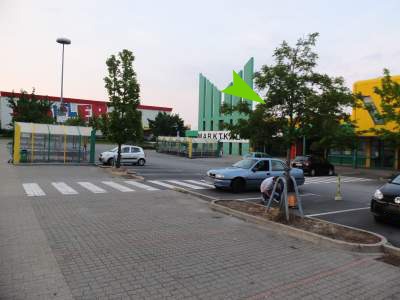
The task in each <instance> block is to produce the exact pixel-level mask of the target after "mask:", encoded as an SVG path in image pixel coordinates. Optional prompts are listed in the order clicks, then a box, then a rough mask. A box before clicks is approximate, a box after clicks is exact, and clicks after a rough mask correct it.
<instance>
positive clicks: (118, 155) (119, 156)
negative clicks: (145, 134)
mask: <svg viewBox="0 0 400 300" xmlns="http://www.w3.org/2000/svg"><path fill="white" fill-rule="evenodd" d="M120 166H121V144H118V154H117V162H116V164H115V167H116V168H117V169H119V167H120Z"/></svg>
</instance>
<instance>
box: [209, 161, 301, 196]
mask: <svg viewBox="0 0 400 300" xmlns="http://www.w3.org/2000/svg"><path fill="white" fill-rule="evenodd" d="M287 168H288V167H287V165H286V164H285V162H284V161H282V160H280V159H277V158H251V159H243V160H241V161H238V162H237V163H235V164H234V165H232V166H231V167H228V168H221V169H213V170H209V171H208V172H207V176H206V181H208V182H210V183H211V184H213V185H214V186H215V187H216V188H219V189H232V191H233V192H236V193H237V192H242V191H245V190H247V189H256V188H257V189H258V188H259V187H260V185H261V182H262V181H263V180H264V179H265V178H267V177H270V176H281V175H283V173H284V171H285V170H286V169H287ZM290 174H291V175H292V176H293V177H294V178H295V180H296V183H297V185H302V184H304V174H303V170H301V169H297V168H292V169H290Z"/></svg>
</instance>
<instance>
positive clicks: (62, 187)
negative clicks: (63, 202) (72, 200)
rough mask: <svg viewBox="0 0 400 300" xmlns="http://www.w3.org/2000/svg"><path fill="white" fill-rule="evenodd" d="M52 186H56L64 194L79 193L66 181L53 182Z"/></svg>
mask: <svg viewBox="0 0 400 300" xmlns="http://www.w3.org/2000/svg"><path fill="white" fill-rule="evenodd" d="M51 185H52V186H54V187H55V188H56V190H58V191H59V192H60V193H61V194H63V195H76V194H78V192H77V191H75V190H74V189H73V188H72V187H70V186H69V185H67V184H66V183H65V182H52V183H51Z"/></svg>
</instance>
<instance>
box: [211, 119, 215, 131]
mask: <svg viewBox="0 0 400 300" xmlns="http://www.w3.org/2000/svg"><path fill="white" fill-rule="evenodd" d="M210 130H211V131H213V130H214V121H211V124H210Z"/></svg>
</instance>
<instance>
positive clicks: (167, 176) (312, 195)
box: [131, 151, 400, 247]
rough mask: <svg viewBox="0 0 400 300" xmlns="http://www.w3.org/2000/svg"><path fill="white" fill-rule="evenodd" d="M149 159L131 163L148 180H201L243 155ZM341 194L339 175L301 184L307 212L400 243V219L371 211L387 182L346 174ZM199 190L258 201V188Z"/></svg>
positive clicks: (157, 155)
mask: <svg viewBox="0 0 400 300" xmlns="http://www.w3.org/2000/svg"><path fill="white" fill-rule="evenodd" d="M147 157H148V162H147V164H146V166H144V167H135V166H133V167H131V168H132V169H133V170H134V171H135V172H137V174H138V175H140V176H143V177H144V179H145V180H194V181H201V180H203V179H204V176H205V174H206V172H207V170H209V169H211V168H219V167H225V166H230V165H231V164H233V163H234V162H236V161H237V160H239V159H240V157H229V158H221V159H192V160H189V159H186V158H182V157H175V156H171V155H166V154H160V153H156V152H155V151H147ZM341 178H342V185H341V194H342V197H343V200H341V201H335V200H334V197H335V194H336V190H337V177H336V176H333V177H329V176H321V177H314V178H313V177H307V178H306V184H305V185H303V186H301V187H300V189H299V190H300V193H301V195H302V203H303V208H304V213H305V214H306V215H308V216H312V217H314V218H320V219H324V220H327V221H330V222H335V223H339V224H343V225H348V226H354V227H357V228H361V229H365V230H369V231H372V232H376V233H379V234H381V235H383V236H385V237H386V238H387V239H388V240H389V241H390V242H391V243H392V244H393V245H395V246H399V247H400V221H399V222H397V221H396V220H394V221H393V220H390V221H389V222H385V223H377V222H376V221H375V220H374V218H373V216H372V214H371V213H370V211H369V205H370V200H371V196H372V195H373V193H374V191H375V190H376V189H377V188H378V187H379V186H381V185H382V184H383V183H384V182H383V181H378V180H376V179H371V178H363V177H359V176H357V175H348V176H346V175H343V176H342V177H341ZM195 192H197V193H201V194H204V195H207V196H210V197H212V198H214V199H238V200H248V201H257V199H260V193H259V192H258V191H247V192H245V193H241V194H234V193H232V192H230V191H221V190H216V189H214V188H209V189H201V190H196V191H195Z"/></svg>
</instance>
